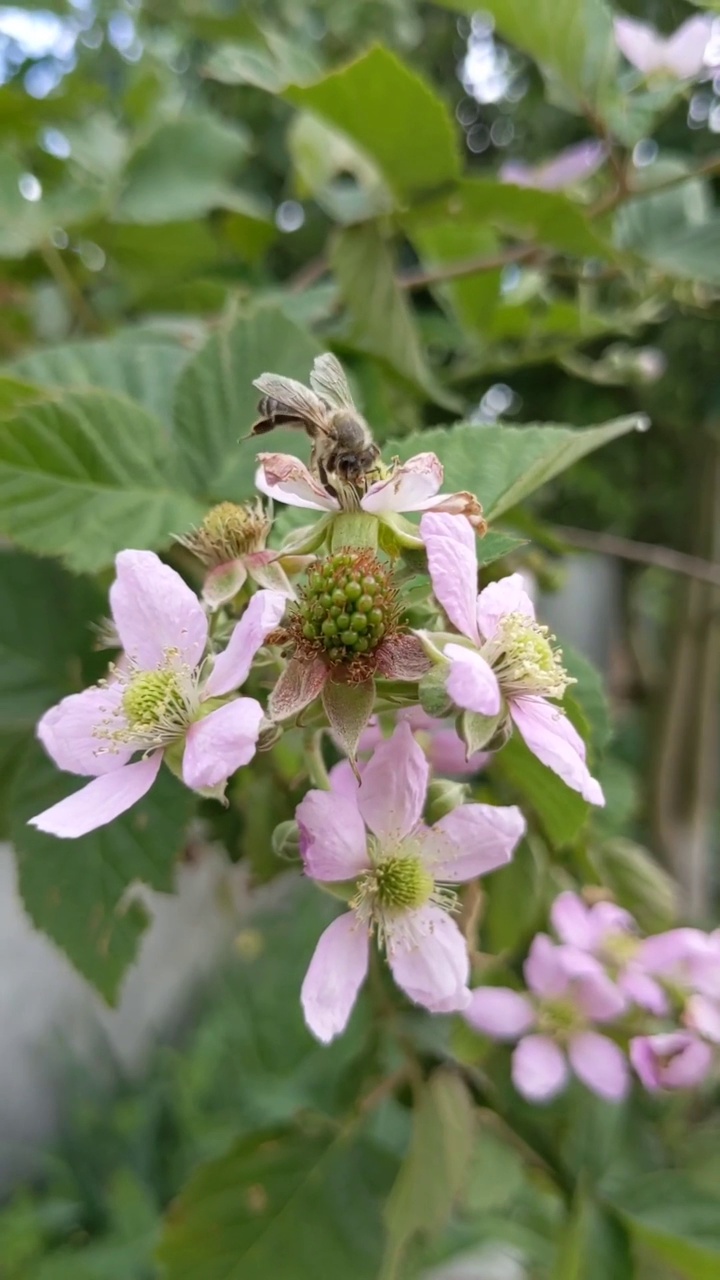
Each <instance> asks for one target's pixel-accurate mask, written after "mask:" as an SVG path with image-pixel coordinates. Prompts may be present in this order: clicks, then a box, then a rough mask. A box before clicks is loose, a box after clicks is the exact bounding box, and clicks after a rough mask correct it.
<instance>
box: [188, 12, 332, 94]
mask: <svg viewBox="0 0 720 1280" xmlns="http://www.w3.org/2000/svg"><path fill="white" fill-rule="evenodd" d="M265 40H266V44H263V43H261V42H260V41H259V40H254V41H243V42H241V41H238V42H236V43H232V44H224V45H220V47H219V48H217V49H214V50H213V52H212V53H211V55H210V57H209V58H208V60H207V62H206V63H205V66H204V68H203V71H204V74H205V75H206V76H209V77H210V79H211V80H218V81H219V82H220V83H221V84H251V85H254V86H255V87H256V88H257V89H266V90H267V91H268V93H280V92H281V91H282V90H283V89H284V88H286V86H287V85H289V84H290V83H291V81H293V80H297V81H302V80H314V79H315V77H316V76H318V75H319V74H320V72H321V70H322V68H321V65H320V63H319V61H318V59H317V57H316V55H315V52H314V51H311V50H309V49H308V48H307V46H305V45H302V44H300V43H299V42H298V41H297V40H290V39H286V38H285V37H284V36H281V35H280V33H279V32H278V31H275V30H271V29H270V28H268V29H267V31H266V33H265Z"/></svg>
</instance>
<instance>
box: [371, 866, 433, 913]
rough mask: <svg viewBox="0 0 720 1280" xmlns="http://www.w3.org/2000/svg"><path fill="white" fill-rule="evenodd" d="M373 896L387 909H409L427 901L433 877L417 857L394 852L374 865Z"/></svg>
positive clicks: (429, 896) (422, 904) (421, 905)
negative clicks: (374, 894) (374, 887)
mask: <svg viewBox="0 0 720 1280" xmlns="http://www.w3.org/2000/svg"><path fill="white" fill-rule="evenodd" d="M375 881H376V884H377V896H378V901H379V903H380V905H381V907H384V908H385V909H386V910H390V911H413V910H416V909H417V908H418V907H424V906H425V903H426V902H429V901H430V898H431V897H432V893H433V890H434V888H435V881H434V880H433V878H432V876H431V874H430V872H429V871H428V870H427V868H426V867H424V866H423V864H422V862H421V861H420V859H419V858H416V857H414V856H413V855H412V854H405V855H403V854H396V855H394V856H392V857H389V858H386V859H385V860H384V862H381V863H380V864H379V865H378V866H377V867H376V869H375Z"/></svg>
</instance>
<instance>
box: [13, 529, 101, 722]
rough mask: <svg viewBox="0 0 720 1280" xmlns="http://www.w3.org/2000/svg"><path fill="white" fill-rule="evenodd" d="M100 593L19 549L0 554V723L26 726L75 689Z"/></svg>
mask: <svg viewBox="0 0 720 1280" xmlns="http://www.w3.org/2000/svg"><path fill="white" fill-rule="evenodd" d="M101 613H102V598H101V596H100V595H99V593H98V592H96V591H95V589H94V587H93V586H92V584H91V583H90V582H88V581H87V580H83V579H80V578H76V577H73V576H72V575H71V574H69V573H66V572H65V571H64V570H63V569H61V568H60V566H59V565H57V564H54V563H53V562H52V561H47V560H37V559H36V558H35V557H34V556H29V555H26V554H25V553H24V552H20V551H11V550H6V551H3V552H1V553H0V723H1V724H2V732H3V734H5V733H10V732H13V733H14V732H16V731H18V730H26V731H28V732H29V731H31V730H32V729H33V727H34V725H35V722H36V721H37V719H38V717H39V716H41V715H42V713H43V711H45V710H46V709H47V708H48V707H49V706H51V705H52V703H53V702H57V701H58V700H59V699H60V698H62V697H63V696H64V695H65V694H68V693H73V692H76V691H77V687H78V676H79V674H80V665H81V658H82V656H83V655H86V654H87V653H88V652H89V650H90V648H91V644H92V638H93V637H92V633H91V631H90V620H91V619H93V618H99V617H100V616H101Z"/></svg>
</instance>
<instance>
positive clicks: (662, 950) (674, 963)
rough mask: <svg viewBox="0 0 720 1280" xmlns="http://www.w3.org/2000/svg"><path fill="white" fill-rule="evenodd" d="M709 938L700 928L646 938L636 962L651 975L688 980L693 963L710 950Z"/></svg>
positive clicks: (670, 930) (674, 930)
mask: <svg viewBox="0 0 720 1280" xmlns="http://www.w3.org/2000/svg"><path fill="white" fill-rule="evenodd" d="M707 942H708V936H707V934H706V933H703V932H702V930H700V929H688V928H682V929H668V931H667V932H666V933H656V934H654V935H653V937H651V938H645V939H644V940H643V942H642V943H641V944H640V948H639V950H638V953H637V957H636V959H637V961H638V963H639V964H640V965H641V966H642V968H643V969H646V970H647V971H648V972H649V973H656V974H673V975H674V976H677V977H678V978H679V977H680V975H681V974H683V973H684V974H685V976H686V977H689V971H690V967H691V966H692V964H693V963H694V962H695V961H696V960H697V959H698V958H700V957H703V956H704V955H705V954H706V951H707Z"/></svg>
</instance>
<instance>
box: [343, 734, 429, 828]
mask: <svg viewBox="0 0 720 1280" xmlns="http://www.w3.org/2000/svg"><path fill="white" fill-rule="evenodd" d="M429 777H430V766H429V765H428V762H427V760H426V759H425V756H424V755H423V752H422V749H421V748H420V747H419V746H418V744H417V742H416V741H415V739H414V737H413V735H412V730H411V729H410V726H409V725H408V724H407V723H406V722H405V721H404V720H401V721H400V723H399V724H398V726H397V728H396V729H395V732H394V733H393V735H392V737H391V738H386V739H385V741H384V742H382V743H381V744H380V746H379V747H378V748H377V749H376V750H375V751H374V752H373V754H372V756H371V758H370V760H369V761H368V763H367V764H366V765H365V768H364V769H363V772H362V782H361V784H360V790H359V792H358V807H359V809H360V812H361V814H362V816H363V818H364V819H365V823H366V825H367V826H368V827H369V828H370V830H371V831H372V832H373V833H374V834H375V835H376V836H377V837H378V839H379V840H380V841H382V842H384V843H386V844H393V843H395V842H397V841H399V840H401V839H402V838H403V836H406V835H408V834H409V833H410V832H411V831H412V830H413V828H414V827H416V826H417V824H418V822H419V821H420V818H421V816H422V811H423V805H424V804H425V793H426V791H427V784H428V779H429Z"/></svg>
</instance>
